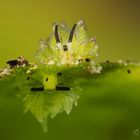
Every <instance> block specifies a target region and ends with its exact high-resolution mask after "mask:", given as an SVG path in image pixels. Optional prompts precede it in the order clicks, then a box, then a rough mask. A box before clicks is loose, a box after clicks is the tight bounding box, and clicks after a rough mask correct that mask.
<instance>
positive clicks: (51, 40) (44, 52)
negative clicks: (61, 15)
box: [0, 20, 102, 131]
mask: <svg viewBox="0 0 140 140" xmlns="http://www.w3.org/2000/svg"><path fill="white" fill-rule="evenodd" d="M97 55H98V46H97V45H96V40H95V38H90V37H89V36H88V33H87V30H86V27H85V23H84V21H83V20H80V21H79V22H78V23H76V24H74V25H73V27H72V28H71V29H70V28H69V27H68V26H67V25H66V24H65V23H64V22H63V23H61V24H57V23H55V24H54V25H53V33H52V34H51V35H50V36H49V37H48V38H47V39H46V40H41V41H40V48H39V50H38V51H37V54H36V60H37V62H36V63H30V62H29V61H27V60H26V59H24V58H23V57H18V59H14V60H10V61H8V62H7V64H8V66H6V67H5V68H4V69H1V70H0V77H1V79H8V78H9V79H10V78H11V79H13V83H15V84H14V86H16V87H18V89H19V93H18V97H20V98H21V99H22V101H23V103H24V106H25V112H27V111H30V112H31V113H32V114H33V115H34V116H35V117H36V118H37V120H38V121H39V122H40V123H41V124H42V126H43V128H44V130H45V131H46V122H47V118H48V116H50V117H52V118H53V117H55V116H56V115H57V114H58V113H60V112H63V111H66V112H67V114H69V113H70V111H71V109H72V106H73V105H74V104H75V105H76V104H77V99H78V98H79V95H78V94H77V93H76V90H77V89H81V87H79V85H77V82H76V80H77V78H80V77H82V76H84V73H89V74H98V73H100V71H101V69H102V67H101V66H100V65H98V64H96V63H95V58H96V56H97ZM7 81H8V80H7Z"/></svg>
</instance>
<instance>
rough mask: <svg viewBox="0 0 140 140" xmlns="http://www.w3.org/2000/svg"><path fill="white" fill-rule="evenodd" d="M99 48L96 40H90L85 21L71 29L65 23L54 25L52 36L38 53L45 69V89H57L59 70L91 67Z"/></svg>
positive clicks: (42, 44)
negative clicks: (82, 66)
mask: <svg viewBox="0 0 140 140" xmlns="http://www.w3.org/2000/svg"><path fill="white" fill-rule="evenodd" d="M97 48H98V47H97V45H96V41H95V39H94V38H89V36H88V34H87V30H86V27H85V23H84V21H83V20H80V21H79V22H78V23H76V24H74V25H73V27H72V28H71V29H69V27H67V26H66V24H64V23H62V24H54V25H53V33H52V35H51V36H50V37H49V38H48V39H47V40H45V41H41V43H40V50H39V51H38V53H37V58H38V61H39V64H40V65H41V66H43V69H44V68H45V72H44V73H45V74H43V75H45V76H43V85H44V87H45V89H50V90H52V89H55V88H56V86H57V84H58V79H57V77H56V75H57V74H56V73H57V72H58V70H61V69H63V68H69V67H73V66H78V65H80V66H81V65H82V64H84V63H87V65H90V64H91V63H92V62H94V60H95V58H96V56H97ZM46 78H47V80H46ZM44 79H45V80H44ZM52 83H53V84H52Z"/></svg>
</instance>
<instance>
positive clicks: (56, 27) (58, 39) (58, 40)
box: [55, 25, 60, 43]
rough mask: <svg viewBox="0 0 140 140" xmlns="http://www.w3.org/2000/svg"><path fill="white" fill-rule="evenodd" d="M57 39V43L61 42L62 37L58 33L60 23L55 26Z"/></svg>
mask: <svg viewBox="0 0 140 140" xmlns="http://www.w3.org/2000/svg"><path fill="white" fill-rule="evenodd" d="M55 40H56V42H57V43H60V38H59V34H58V25H56V26H55Z"/></svg>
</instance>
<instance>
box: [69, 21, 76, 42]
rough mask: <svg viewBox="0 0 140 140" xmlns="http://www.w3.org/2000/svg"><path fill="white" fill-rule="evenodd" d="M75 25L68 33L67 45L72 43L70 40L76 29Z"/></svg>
mask: <svg viewBox="0 0 140 140" xmlns="http://www.w3.org/2000/svg"><path fill="white" fill-rule="evenodd" d="M76 26H77V24H74V25H73V27H72V29H71V32H70V35H69V39H68V43H71V42H72V39H73V34H74V31H75V28H76Z"/></svg>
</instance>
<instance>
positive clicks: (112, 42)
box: [0, 0, 140, 140]
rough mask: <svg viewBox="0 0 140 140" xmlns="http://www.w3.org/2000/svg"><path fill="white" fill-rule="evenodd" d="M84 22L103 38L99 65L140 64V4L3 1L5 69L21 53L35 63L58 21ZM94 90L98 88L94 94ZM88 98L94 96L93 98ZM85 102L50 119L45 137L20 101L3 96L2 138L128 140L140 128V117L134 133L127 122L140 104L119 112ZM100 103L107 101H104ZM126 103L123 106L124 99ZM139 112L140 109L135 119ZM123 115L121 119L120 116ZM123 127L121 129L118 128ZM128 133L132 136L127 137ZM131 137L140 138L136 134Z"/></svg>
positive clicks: (124, 0) (0, 47) (125, 0)
mask: <svg viewBox="0 0 140 140" xmlns="http://www.w3.org/2000/svg"><path fill="white" fill-rule="evenodd" d="M81 18H83V19H84V20H85V21H86V24H87V28H88V31H89V34H90V35H91V37H92V36H93V37H96V38H97V43H98V45H99V47H100V55H99V58H98V60H99V61H104V60H106V59H109V60H112V61H115V60H118V59H132V60H140V55H139V52H140V1H139V0H133V1H132V0H30V1H25V0H5V1H4V0H0V38H1V39H0V40H1V41H0V56H1V57H0V58H1V60H0V66H1V67H2V66H4V64H5V62H6V61H7V60H8V59H10V58H15V57H17V56H19V55H23V56H25V57H26V58H27V59H29V60H34V56H35V53H36V50H37V49H38V46H39V40H40V39H41V38H46V37H48V35H49V34H50V33H51V32H52V23H53V22H60V21H62V20H64V21H65V22H66V23H67V24H68V25H70V26H72V25H73V24H74V23H75V22H77V21H78V20H79V19H81ZM91 91H92V89H91V90H90V91H88V92H91ZM91 93H92V92H91ZM136 93H139V91H137V92H136ZM110 94H111V93H110ZM104 96H105V95H104ZM104 96H103V97H104ZM88 97H92V94H90V96H87V98H88ZM106 97H110V95H109V96H106ZM84 98H85V97H83V98H82V99H81V100H80V101H79V105H78V108H75V109H74V111H73V112H72V114H71V115H70V116H66V115H65V114H62V115H59V116H58V117H56V118H55V119H54V120H51V121H49V133H47V134H44V132H43V131H42V129H41V127H40V124H39V123H37V121H36V120H35V119H34V117H33V116H32V115H30V114H26V115H22V106H20V101H19V100H18V99H17V100H16V99H13V100H12V101H11V100H10V99H9V100H8V99H6V100H5V99H3V98H0V106H1V107H0V140H31V139H34V140H38V139H41V140H47V139H49V140H59V139H60V140H63V139H65V140H66V139H68V140H70V139H73V140H78V139H83V140H85V139H87V140H93V139H96V140H97V139H99V140H100V139H103V140H108V139H112V140H121V139H122V140H124V139H125V138H128V137H129V135H131V132H132V133H133V130H135V129H137V127H140V126H139V125H138V126H137V125H136V124H137V123H138V124H139V122H137V121H138V117H136V118H135V121H134V122H133V121H132V122H130V123H128V124H129V128H130V126H131V125H132V127H131V128H130V130H129V128H128V127H127V120H126V118H127V119H128V120H131V115H130V114H129V113H128V112H129V108H130V107H132V108H131V111H130V112H132V114H133V109H134V108H135V106H136V107H138V106H139V104H138V103H136V104H135V106H131V104H130V106H127V107H126V108H127V109H126V108H124V109H120V108H119V109H118V108H117V109H116V107H115V105H114V106H113V107H112V108H111V109H110V106H106V107H104V104H102V105H101V106H100V104H98V103H100V102H98V100H93V101H95V104H91V102H88V101H89V99H86V98H85V99H84ZM112 98H114V97H110V100H111V99H112ZM92 99H93V97H92ZM100 99H101V101H102V98H100V97H99V100H100ZM123 99H125V97H124V98H123ZM103 100H104V99H103ZM90 101H91V100H90ZM105 101H107V99H106V98H105ZM119 101H120V100H119ZM121 103H122V104H123V100H122V102H121ZM128 104H129V102H128ZM109 105H112V103H111V104H109ZM114 109H115V111H114V112H113V110H114ZM124 110H125V111H126V112H127V113H128V114H129V115H130V116H129V117H126V116H127V115H128V114H127V113H126V112H124ZM137 111H138V110H137V109H136V110H135V115H137V113H136V112H137ZM117 113H118V114H120V115H118V116H117ZM94 114H96V115H94ZM111 114H115V115H116V117H115V115H114V116H113V117H112V118H110V115H111ZM121 114H122V115H121ZM103 115H105V117H104V116H103ZM138 115H139V114H138ZM119 117H120V118H121V119H120V118H119ZM98 118H99V119H98ZM132 118H133V117H132ZM94 120H97V122H95V121H94ZM120 120H121V121H122V123H120ZM117 123H118V126H116V127H115V126H113V125H114V124H117ZM133 123H134V126H133ZM107 125H109V127H106V126H107ZM121 125H124V127H121ZM125 127H126V128H125ZM107 128H108V129H107ZM111 128H116V130H114V129H111ZM126 131H128V133H129V135H127V136H126V134H128V133H127V132H126ZM120 132H122V133H120ZM124 132H126V133H124ZM109 134H110V135H109ZM115 136H116V137H115ZM131 137H132V139H133V137H135V139H140V137H137V136H134V135H133V134H132V135H131Z"/></svg>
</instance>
